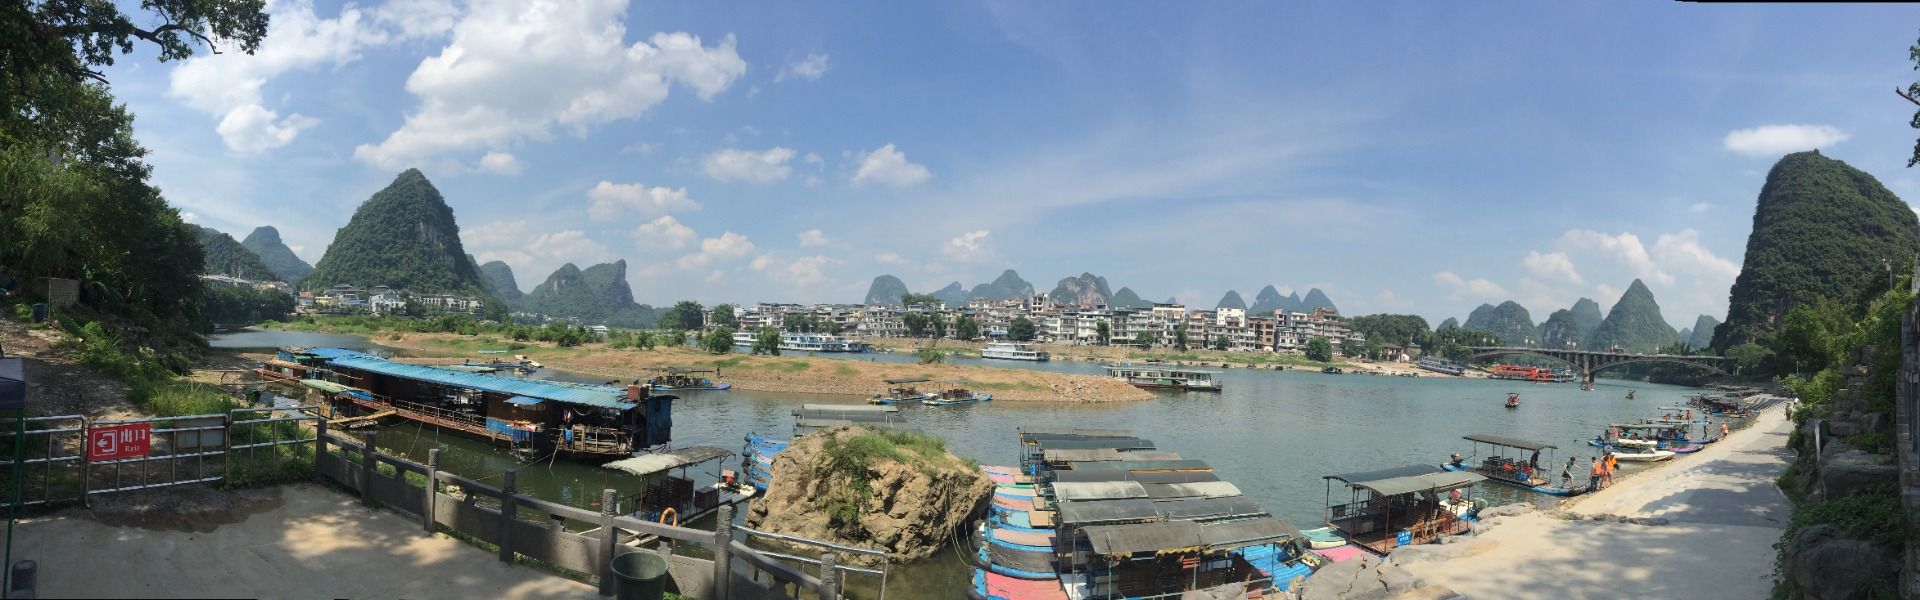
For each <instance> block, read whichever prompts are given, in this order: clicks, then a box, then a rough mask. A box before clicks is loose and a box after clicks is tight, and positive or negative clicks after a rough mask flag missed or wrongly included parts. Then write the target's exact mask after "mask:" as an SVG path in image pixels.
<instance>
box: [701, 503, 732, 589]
mask: <svg viewBox="0 0 1920 600" xmlns="http://www.w3.org/2000/svg"><path fill="white" fill-rule="evenodd" d="M732 543H733V505H731V504H726V505H721V506H720V516H719V518H717V519H715V520H714V522H713V593H711V594H707V595H705V596H702V597H703V598H731V597H733V595H732V594H731V593H729V592H731V591H732V588H733V549H732V548H730V547H729V545H730V544H732Z"/></svg>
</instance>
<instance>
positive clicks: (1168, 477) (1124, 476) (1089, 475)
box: [1053, 470, 1220, 483]
mask: <svg viewBox="0 0 1920 600" xmlns="http://www.w3.org/2000/svg"><path fill="white" fill-rule="evenodd" d="M1219 480H1220V476H1219V475H1216V474H1214V473H1213V472H1212V471H1142V472H1134V471H1099V470H1093V471H1054V472H1053V481H1054V482H1055V483H1058V482H1062V481H1138V482H1140V483H1191V482H1195V481H1219Z"/></svg>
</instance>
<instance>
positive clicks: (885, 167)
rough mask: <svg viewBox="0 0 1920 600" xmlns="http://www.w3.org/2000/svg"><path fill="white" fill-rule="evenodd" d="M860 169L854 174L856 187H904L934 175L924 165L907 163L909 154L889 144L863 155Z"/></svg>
mask: <svg viewBox="0 0 1920 600" xmlns="http://www.w3.org/2000/svg"><path fill="white" fill-rule="evenodd" d="M859 159H860V168H859V170H857V171H855V172H854V173H853V184H854V185H865V184H868V183H877V184H881V185H890V186H894V187H904V186H909V185H914V184H917V183H922V182H925V181H926V180H928V179H932V178H933V173H932V172H929V171H927V168H926V167H925V166H922V165H917V164H914V163H911V162H907V154H906V153H905V152H901V151H899V150H898V149H895V148H894V147H893V144H887V145H885V146H881V147H879V148H875V149H874V150H873V151H872V152H868V153H865V154H861V155H860V157H859Z"/></svg>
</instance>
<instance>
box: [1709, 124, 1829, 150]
mask: <svg viewBox="0 0 1920 600" xmlns="http://www.w3.org/2000/svg"><path fill="white" fill-rule="evenodd" d="M1850 137H1853V136H1851V135H1848V134H1847V132H1845V131H1841V130H1840V129H1839V128H1837V127H1834V126H1832V125H1761V126H1759V127H1754V128H1751V129H1735V130H1733V131H1731V132H1728V133H1727V137H1726V139H1725V140H1723V141H1722V142H1721V143H1722V144H1724V145H1725V146H1726V148H1727V150H1730V151H1733V152H1736V153H1739V154H1745V155H1748V156H1778V155H1781V154H1786V153H1789V152H1799V151H1801V150H1812V149H1815V148H1824V147H1827V146H1832V145H1834V144H1838V143H1840V142H1844V141H1847V138H1850Z"/></svg>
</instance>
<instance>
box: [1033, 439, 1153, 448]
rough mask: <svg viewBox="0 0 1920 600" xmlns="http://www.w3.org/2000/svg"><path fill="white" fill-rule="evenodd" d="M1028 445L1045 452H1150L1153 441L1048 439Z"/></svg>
mask: <svg viewBox="0 0 1920 600" xmlns="http://www.w3.org/2000/svg"><path fill="white" fill-rule="evenodd" d="M1029 444H1030V445H1034V446H1039V447H1040V448H1041V450H1042V451H1046V450H1072V449H1098V448H1108V449H1112V450H1152V449H1153V448H1154V446H1153V440H1143V439H1140V438H1088V439H1048V440H1040V441H1039V442H1037V443H1033V442H1029Z"/></svg>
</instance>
